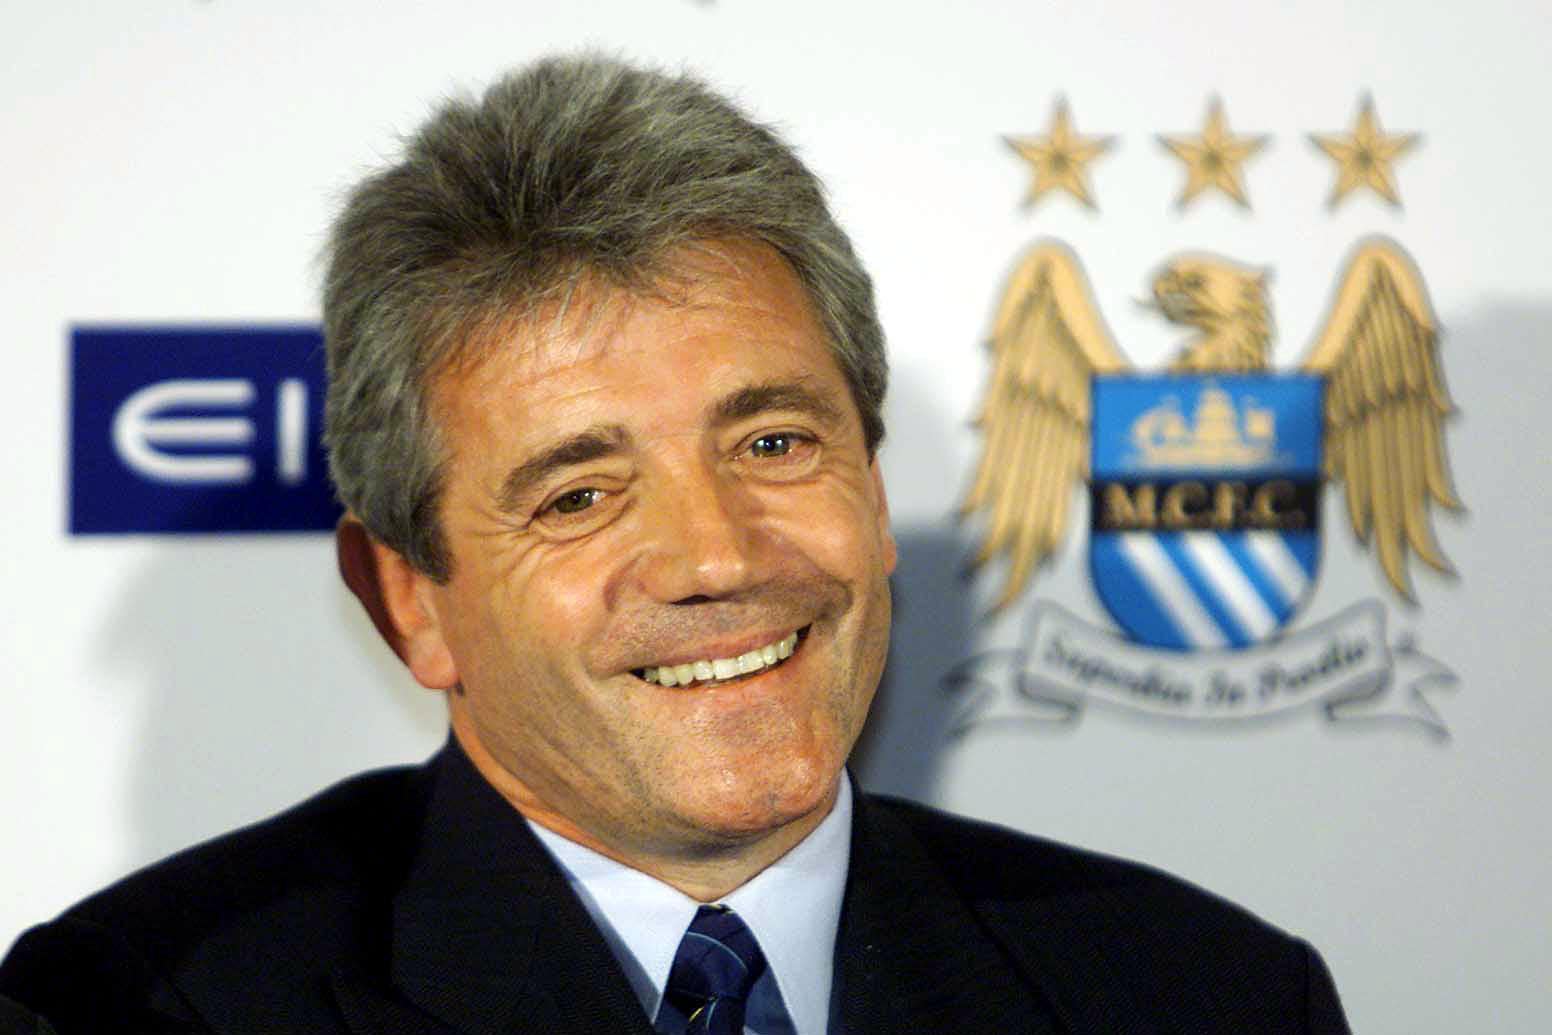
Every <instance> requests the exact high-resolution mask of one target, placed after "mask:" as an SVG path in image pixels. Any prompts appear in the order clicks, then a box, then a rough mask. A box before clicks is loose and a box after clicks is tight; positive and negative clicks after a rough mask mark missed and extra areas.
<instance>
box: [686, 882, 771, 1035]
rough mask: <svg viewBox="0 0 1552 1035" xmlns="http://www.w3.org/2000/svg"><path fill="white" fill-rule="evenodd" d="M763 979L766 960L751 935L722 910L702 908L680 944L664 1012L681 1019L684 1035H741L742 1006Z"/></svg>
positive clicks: (747, 929) (737, 919)
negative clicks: (735, 1034)
mask: <svg viewBox="0 0 1552 1035" xmlns="http://www.w3.org/2000/svg"><path fill="white" fill-rule="evenodd" d="M763 973H765V955H764V954H763V953H762V952H760V944H759V942H757V941H755V938H754V932H753V931H751V930H749V927H748V925H746V924H745V923H744V921H743V920H742V919H740V918H739V916H738V914H737V913H735V912H733V911H732V910H731V909H728V908H727V907H726V906H701V907H700V909H698V910H697V911H696V913H695V919H694V920H692V921H691V922H690V928H689V930H687V931H685V932H684V938H683V939H682V940H681V941H680V942H679V951H678V952H676V953H675V954H674V965H673V968H672V969H671V970H670V971H669V972H668V987H667V988H666V989H665V990H664V993H663V999H664V1004H665V1006H667V1007H671V1008H672V1009H673V1010H674V1011H675V1012H677V1013H679V1014H680V1015H682V1016H683V1017H684V1018H685V1020H686V1027H685V1028H683V1029H680V1030H685V1031H689V1032H718V1033H720V1032H742V1031H743V1027H744V1001H745V1000H746V999H747V998H748V997H749V990H750V989H751V988H753V987H754V983H755V982H756V981H758V980H759V978H760V975H761V974H763Z"/></svg>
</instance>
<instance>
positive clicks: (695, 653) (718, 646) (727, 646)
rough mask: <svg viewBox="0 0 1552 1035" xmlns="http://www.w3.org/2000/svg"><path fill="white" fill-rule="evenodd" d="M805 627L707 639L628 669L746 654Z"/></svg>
mask: <svg viewBox="0 0 1552 1035" xmlns="http://www.w3.org/2000/svg"><path fill="white" fill-rule="evenodd" d="M807 628H808V626H807V625H802V626H782V627H780V628H776V629H772V630H770V631H765V632H754V633H741V634H739V635H738V636H736V637H726V638H723V639H718V640H711V641H706V642H703V643H701V644H699V645H697V646H694V647H675V648H674V649H673V650H672V651H668V652H665V653H663V654H658V655H654V656H653V657H651V658H649V659H647V660H645V661H642V662H641V663H640V664H637V665H632V666H631V667H630V668H631V671H633V672H634V671H638V670H640V669H643V668H660V667H662V666H664V665H689V664H693V663H694V662H697V661H716V660H717V659H719V658H736V657H738V656H739V655H740V654H747V653H749V652H750V651H752V650H757V649H758V648H760V647H764V646H765V645H766V644H768V643H777V642H779V641H781V640H782V639H784V638H786V637H787V636H790V635H792V633H793V632H799V633H801V632H803V631H804V630H806V629H807Z"/></svg>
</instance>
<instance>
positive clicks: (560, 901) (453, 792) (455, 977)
mask: <svg viewBox="0 0 1552 1035" xmlns="http://www.w3.org/2000/svg"><path fill="white" fill-rule="evenodd" d="M437 767H438V772H437V777H436V783H435V785H434V787H433V789H432V794H431V801H430V805H429V808H428V810H427V813H426V820H425V825H424V827H423V828H422V834H421V839H420V844H419V847H418V850H417V854H416V857H415V860H414V862H413V864H412V865H411V868H410V872H409V875H408V877H407V879H406V881H405V882H404V884H403V886H402V888H401V889H400V891H399V892H398V894H397V895H396V896H395V898H394V902H393V912H392V931H391V935H390V941H391V948H390V952H389V959H388V961H387V972H388V973H387V981H385V982H379V983H377V984H376V985H375V986H374V985H373V983H372V982H370V981H367V980H364V979H363V978H362V975H361V974H359V973H354V974H352V973H344V972H342V973H339V974H336V977H335V994H336V999H337V1000H338V1001H339V1003H340V1007H341V1011H342V1013H344V1014H345V1016H346V1018H347V1020H348V1021H350V1023H351V1025H352V1028H353V1030H355V1031H359V1032H362V1033H365V1032H373V1033H377V1032H379V1031H381V1032H394V1033H399V1032H402V1033H405V1035H409V1033H416V1035H420V1033H426V1035H430V1033H433V1032H438V1033H440V1032H457V1033H459V1035H511V1033H514V1032H530V1031H532V1032H539V1031H543V1032H556V1031H598V1032H621V1033H636V1035H652V1029H651V1026H650V1025H649V1023H648V1021H647V1018H646V1016H645V1014H644V1012H643V1011H642V1009H641V1005H640V1003H639V1002H638V1001H637V999H636V997H635V994H634V993H633V992H632V991H631V988H630V985H629V983H628V982H627V981H626V979H625V976H624V974H623V973H622V972H621V970H620V967H619V965H618V963H616V962H615V959H614V956H613V954H612V953H611V952H610V950H609V947H608V946H607V945H606V944H605V942H604V940H603V937H602V935H600V934H599V933H598V930H597V928H595V927H594V925H593V922H592V920H591V918H590V917H589V916H588V915H587V911H586V910H585V909H584V908H583V906H582V904H581V903H580V902H579V901H578V900H577V898H576V896H575V895H574V894H572V892H571V889H570V888H569V887H568V886H567V883H566V879H565V877H564V875H562V873H561V872H560V871H559V869H557V868H556V866H555V864H554V863H553V862H552V861H551V859H550V857H549V854H548V853H547V852H546V851H545V850H544V847H543V846H542V845H541V844H540V843H539V841H538V839H537V838H535V837H534V836H533V832H532V831H531V830H529V829H528V825H527V823H525V822H524V821H523V818H522V816H521V815H520V814H519V813H518V812H517V811H516V810H515V809H513V808H512V806H511V805H510V804H508V803H507V802H506V800H505V799H503V798H501V796H500V795H499V794H497V793H496V791H495V790H494V789H493V788H491V787H490V785H489V784H488V783H486V782H485V780H484V779H483V778H482V777H481V776H480V775H479V774H478V772H476V771H475V769H474V767H473V766H472V765H471V764H470V763H469V761H468V759H467V758H466V757H465V756H464V755H463V753H462V751H460V750H459V749H458V748H457V747H456V745H451V744H450V745H449V747H448V748H447V749H445V750H444V751H443V753H442V755H441V756H440V758H439V760H438V763H437Z"/></svg>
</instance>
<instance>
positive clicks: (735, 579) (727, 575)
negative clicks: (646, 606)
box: [637, 470, 759, 603]
mask: <svg viewBox="0 0 1552 1035" xmlns="http://www.w3.org/2000/svg"><path fill="white" fill-rule="evenodd" d="M642 503H643V504H644V506H643V514H642V518H641V519H642V521H643V523H644V525H645V528H644V532H645V535H644V536H643V542H642V545H643V552H642V555H641V557H640V558H639V561H638V566H637V577H638V580H639V582H640V584H641V586H642V588H643V589H644V590H645V591H646V593H647V594H648V595H649V596H650V597H652V598H653V599H655V600H658V601H662V602H664V603H698V602H701V601H704V600H717V599H722V598H725V597H728V596H731V595H733V594H735V593H737V592H738V591H739V590H741V589H743V588H745V587H747V586H748V585H750V584H751V583H752V582H753V581H754V580H755V578H756V577H757V572H756V552H757V544H758V536H759V532H758V513H757V508H756V506H755V504H754V502H753V501H752V500H751V499H750V498H749V494H748V492H747V491H746V490H744V489H742V488H741V487H740V486H739V485H738V484H737V483H736V482H733V481H731V480H730V479H727V478H723V477H719V476H718V474H717V472H716V471H714V470H703V471H698V472H696V473H695V475H693V476H690V477H685V476H684V472H681V473H680V477H677V478H675V479H673V480H672V481H671V482H669V483H667V484H665V485H663V486H662V487H661V488H660V489H659V490H658V491H657V492H654V493H652V494H651V497H650V498H649V499H645V500H643V501H642Z"/></svg>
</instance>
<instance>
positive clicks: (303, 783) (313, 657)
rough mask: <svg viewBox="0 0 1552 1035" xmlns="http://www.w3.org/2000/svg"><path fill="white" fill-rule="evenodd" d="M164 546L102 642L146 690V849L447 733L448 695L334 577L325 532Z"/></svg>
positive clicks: (128, 591) (142, 756)
mask: <svg viewBox="0 0 1552 1035" xmlns="http://www.w3.org/2000/svg"><path fill="white" fill-rule="evenodd" d="M155 545H156V549H155V553H154V555H153V556H152V557H151V559H150V560H149V561H148V562H147V564H146V565H145V567H144V568H143V569H142V570H141V571H140V572H139V573H138V574H137V575H136V576H135V577H133V578H132V579H131V580H130V581H129V582H128V583H127V584H126V586H125V587H124V590H123V593H122V596H121V599H120V602H119V606H118V608H117V611H116V615H115V617H114V618H113V620H112V621H111V623H110V625H109V627H108V629H107V630H106V631H105V639H104V642H103V644H102V646H101V648H100V654H101V659H102V663H103V665H104V667H105V668H109V669H111V670H114V671H117V672H123V671H125V670H126V669H127V670H128V671H130V672H132V673H134V674H135V677H134V682H135V683H136V684H137V685H139V686H142V687H144V688H145V689H144V694H145V705H144V712H143V715H144V718H143V726H142V728H141V730H140V731H139V734H138V736H136V737H135V738H134V740H133V744H134V750H135V757H134V759H133V761H132V767H131V768H130V769H129V772H128V779H129V780H130V781H131V787H130V800H129V808H130V810H131V814H130V815H129V817H128V823H127V826H128V833H129V835H130V837H131V838H132V847H133V851H134V853H135V854H136V856H137V857H139V858H142V859H152V858H157V857H160V856H162V855H165V854H166V853H168V852H170V851H172V850H175V849H177V848H180V847H182V846H184V845H187V844H189V843H191V842H193V841H196V840H200V839H203V838H205V837H208V836H211V835H214V834H216V833H220V832H222V831H225V830H228V829H231V828H232V827H235V826H239V825H242V824H245V823H249V822H252V821H254V820H256V819H259V818H262V817H264V816H267V815H269V814H271V813H273V812H275V811H277V810H278V809H281V808H283V807H285V806H287V805H289V804H291V803H293V802H296V801H300V800H301V799H303V798H305V797H307V796H309V795H311V794H313V793H314V792H316V791H317V790H319V789H321V788H322V787H324V786H326V785H327V784H329V783H332V782H334V781H336V780H338V779H340V778H341V777H344V776H346V775H348V774H350V773H353V772H357V771H360V770H362V769H367V768H371V767H374V766H380V765H384V764H388V763H391V762H405V761H415V760H418V759H419V758H421V757H424V756H425V755H426V754H428V753H429V752H430V751H431V750H432V749H434V748H435V747H436V746H437V745H438V744H439V743H440V741H441V738H442V736H443V735H444V730H445V728H446V718H445V708H444V706H443V703H442V701H441V699H440V698H439V697H438V696H437V695H434V694H430V693H426V692H425V691H422V690H419V689H418V688H417V687H415V686H414V685H413V683H412V682H411V681H410V679H409V677H408V676H407V675H406V674H405V672H404V670H403V669H402V668H401V667H400V666H399V664H398V662H397V660H396V659H395V658H394V657H393V656H392V655H391V654H390V653H389V652H388V651H387V649H386V648H385V647H384V646H383V645H382V643H381V642H380V641H379V640H378V639H377V636H376V633H375V632H373V630H372V628H371V626H370V624H369V623H368V622H367V620H366V618H365V616H364V615H363V614H361V613H360V608H359V607H358V606H357V604H356V601H355V600H354V599H353V598H352V597H350V595H349V593H348V592H347V591H346V590H345V588H344V587H343V585H341V584H340V582H339V579H338V577H337V575H336V574H335V571H334V559H333V549H332V546H331V545H329V541H328V539H327V537H324V536H317V537H289V536H288V537H276V538H260V537H245V538H241V539H209V538H197V539H196V538H178V539H171V538H169V539H166V540H161V541H158V542H157V543H156V544H155Z"/></svg>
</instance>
